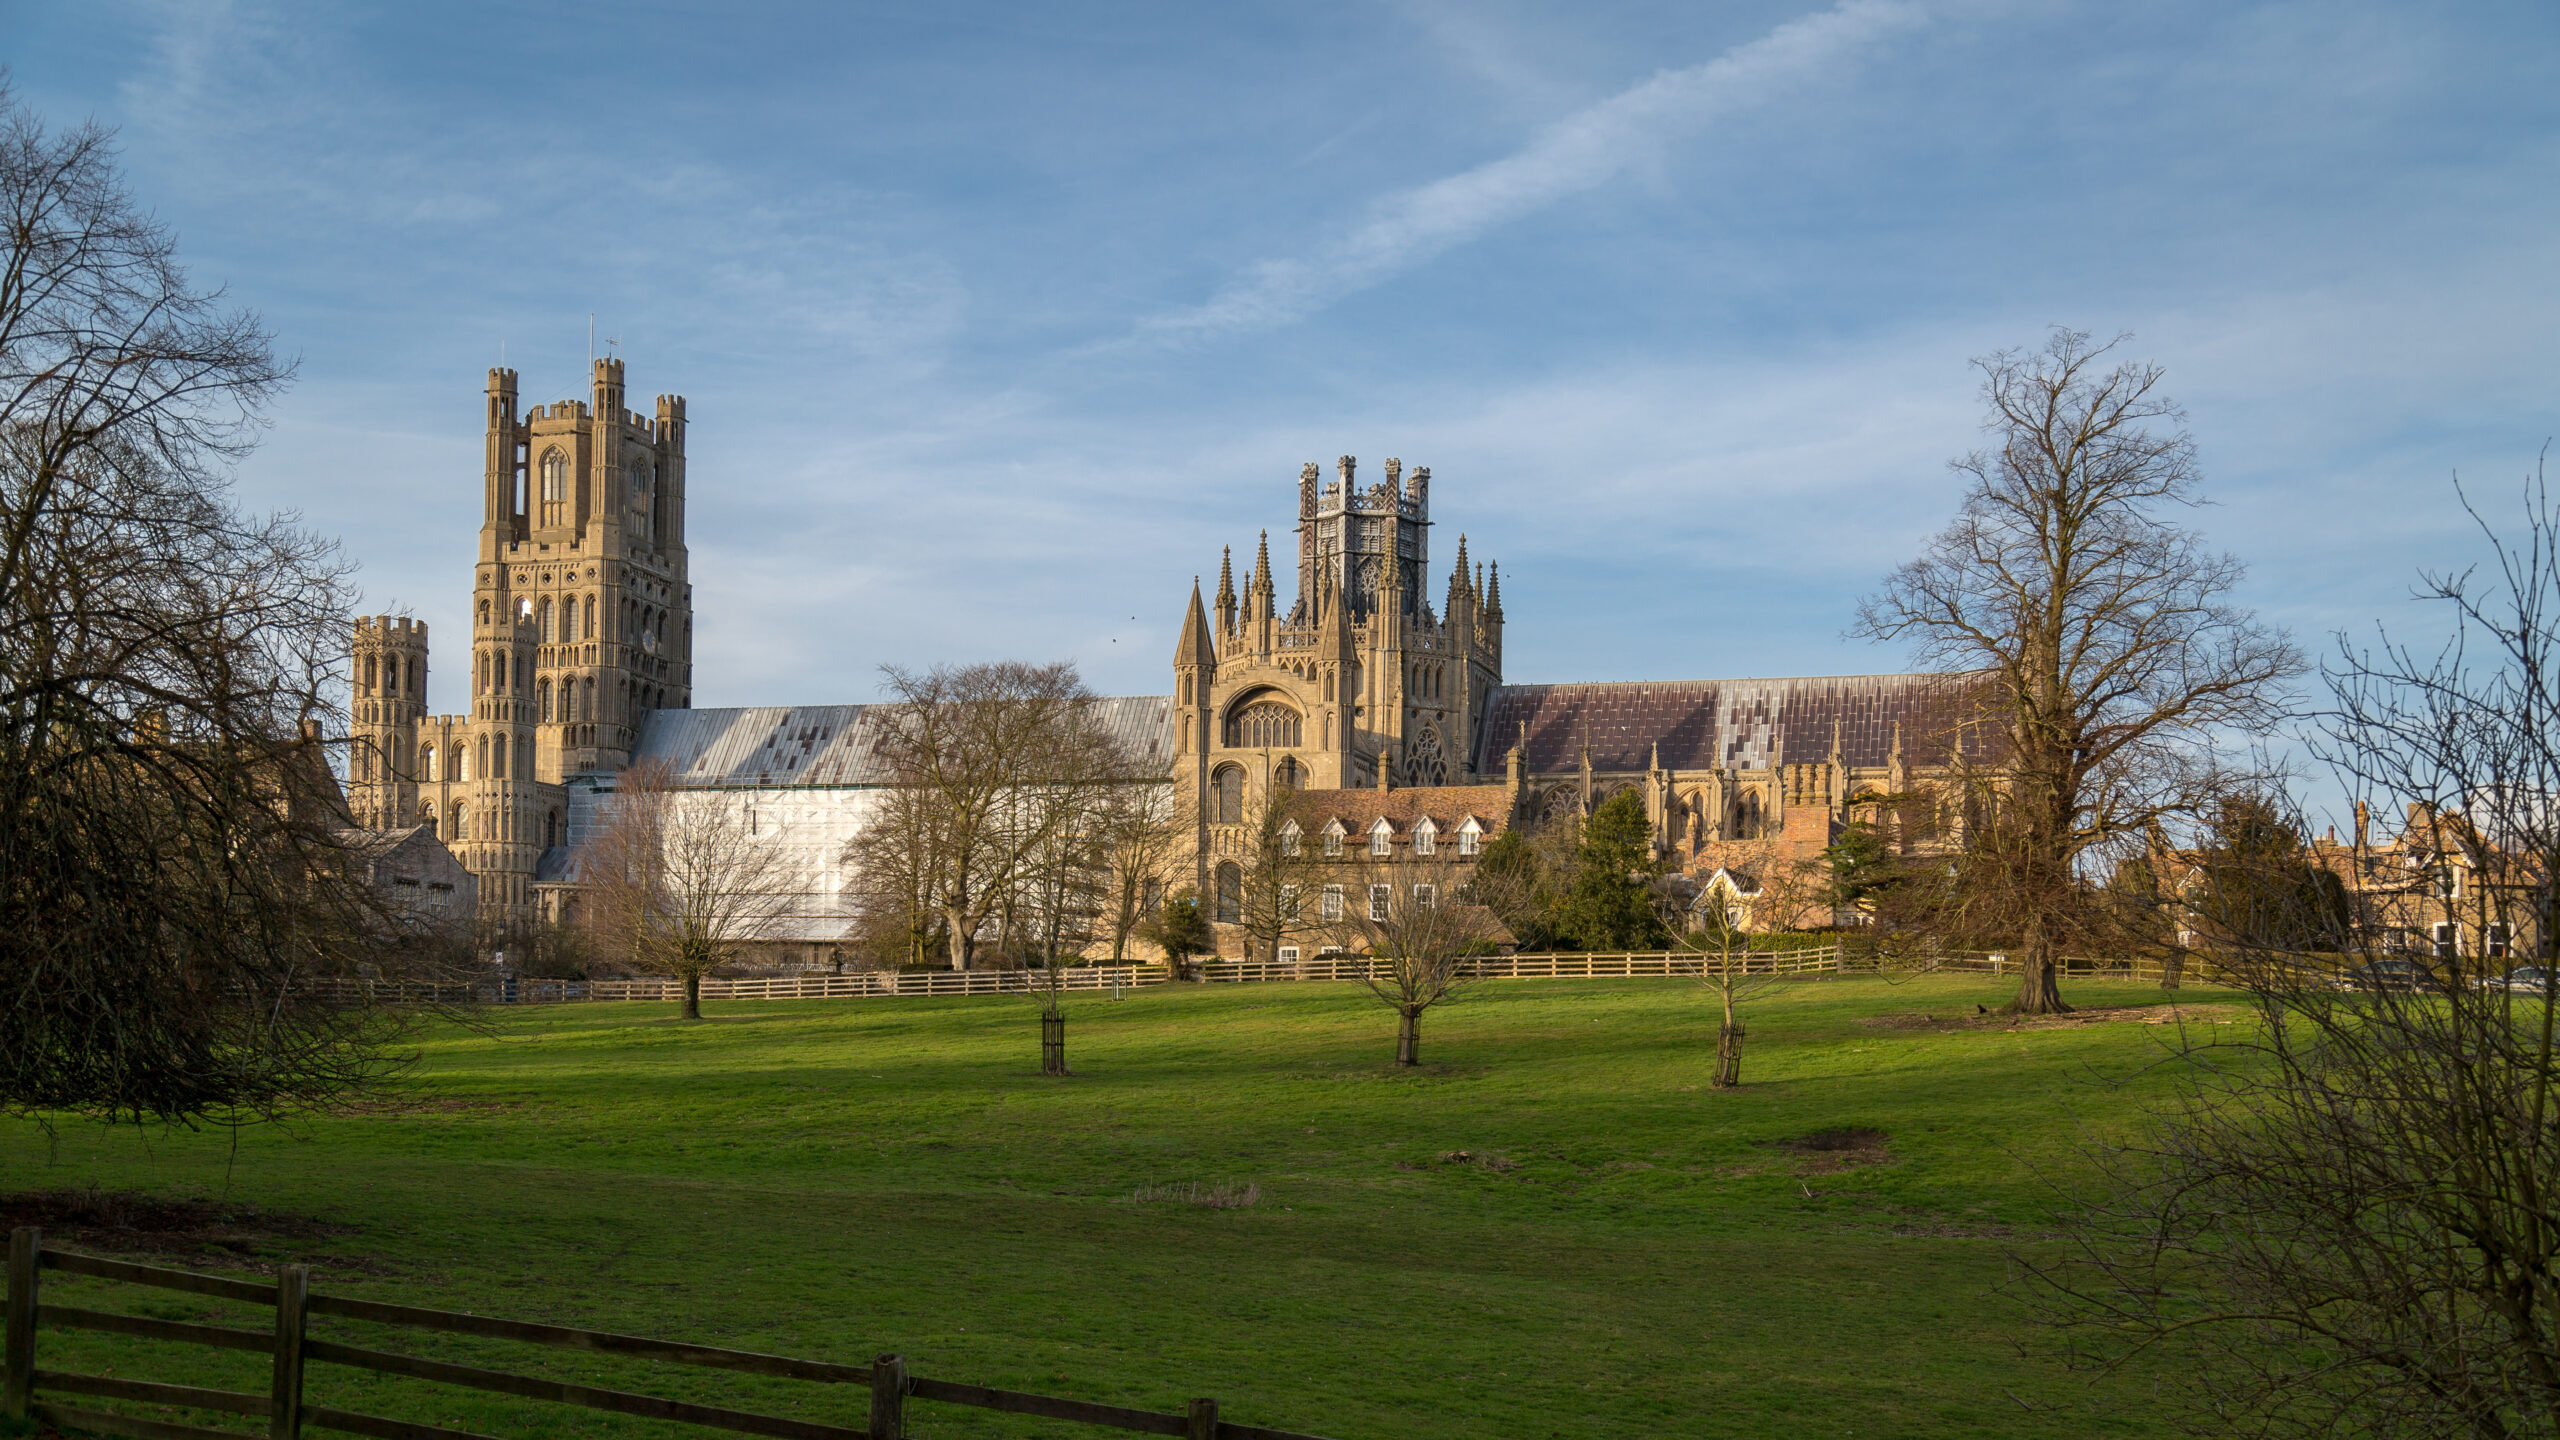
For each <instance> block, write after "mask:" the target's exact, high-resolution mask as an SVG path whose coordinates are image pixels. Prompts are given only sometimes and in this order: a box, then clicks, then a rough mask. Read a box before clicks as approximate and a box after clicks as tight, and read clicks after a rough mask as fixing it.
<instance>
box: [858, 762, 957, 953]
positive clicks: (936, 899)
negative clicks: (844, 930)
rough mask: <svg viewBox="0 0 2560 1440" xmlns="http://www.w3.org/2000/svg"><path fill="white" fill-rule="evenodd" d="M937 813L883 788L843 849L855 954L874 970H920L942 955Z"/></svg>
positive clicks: (920, 797)
mask: <svg viewBox="0 0 2560 1440" xmlns="http://www.w3.org/2000/svg"><path fill="white" fill-rule="evenodd" d="M939 813H940V810H939V808H938V807H937V806H936V804H935V803H934V801H933V798H932V797H931V796H930V795H928V794H927V793H926V792H924V791H922V790H919V789H913V788H909V787H904V786H895V785H893V786H889V787H886V788H884V789H882V790H879V791H877V792H875V801H874V804H873V806H872V808H871V811H870V813H869V814H868V815H866V816H865V817H864V818H863V821H862V826H861V828H860V829H859V830H857V831H856V832H855V834H854V837H853V839H852V840H851V842H849V843H848V844H847V845H846V847H845V854H844V866H845V869H846V871H847V873H848V874H849V876H850V879H851V886H850V890H851V893H850V896H849V898H850V901H851V905H852V909H853V917H854V919H853V943H854V948H855V951H856V953H858V954H859V955H861V956H862V957H863V960H864V962H865V963H866V964H868V965H869V966H871V967H872V968H876V969H883V970H896V969H908V968H922V967H924V966H925V965H926V964H928V963H932V962H934V961H935V958H936V954H937V952H938V951H939V949H940V948H941V945H942V941H943V918H942V901H941V896H940V892H939V891H938V890H937V889H936V877H938V876H939V875H940V874H941V855H942V850H943V846H942V832H941V828H940V826H939V825H938V824H937V822H936V816H937V815H938V814H939Z"/></svg>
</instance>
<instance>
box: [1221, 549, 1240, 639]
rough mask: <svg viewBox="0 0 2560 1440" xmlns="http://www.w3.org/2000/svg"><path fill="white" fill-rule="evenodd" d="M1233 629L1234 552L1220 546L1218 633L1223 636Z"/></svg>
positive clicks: (1234, 620) (1234, 601)
mask: <svg viewBox="0 0 2560 1440" xmlns="http://www.w3.org/2000/svg"><path fill="white" fill-rule="evenodd" d="M1235 628H1236V565H1235V552H1234V551H1233V550H1231V549H1229V548H1228V547H1226V546H1224V545H1221V546H1219V547H1218V633H1219V634H1221V635H1224V634H1226V633H1227V632H1228V631H1230V630H1233V629H1235Z"/></svg>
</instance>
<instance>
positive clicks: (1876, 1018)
mask: <svg viewBox="0 0 2560 1440" xmlns="http://www.w3.org/2000/svg"><path fill="white" fill-rule="evenodd" d="M2242 1013H2243V1012H2242V1010H2241V1008H2240V1007H2239V1006H2237V1005H2116V1006H2101V1007H2095V1008H2092V1009H2087V1010H2074V1011H2072V1012H2070V1013H2069V1014H2067V1015H2011V1014H2007V1013H2005V1012H2003V1011H1999V1010H1994V1009H1991V1008H1990V1007H1988V1006H1984V1005H1976V1006H1974V1007H1973V1012H1972V1013H1971V1014H1966V1013H1964V1012H1961V1011H1954V1010H1949V1011H1945V1012H1932V1013H1930V1014H1925V1015H1909V1014H1905V1015H1863V1016H1860V1017H1859V1018H1858V1023H1859V1024H1861V1025H1863V1026H1866V1027H1867V1028H1868V1029H1870V1030H1949V1031H1952V1030H2000V1031H2011V1030H2085V1029H2087V1028H2088V1027H2089V1026H2092V1025H2175V1024H2179V1023H2181V1022H2183V1023H2185V1024H2188V1025H2229V1024H2233V1023H2235V1022H2236V1021H2238V1019H2239V1018H2240V1016H2241V1014H2242Z"/></svg>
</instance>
